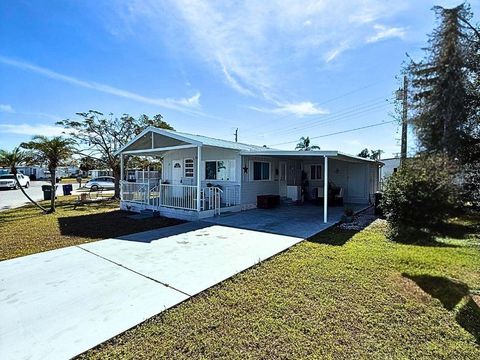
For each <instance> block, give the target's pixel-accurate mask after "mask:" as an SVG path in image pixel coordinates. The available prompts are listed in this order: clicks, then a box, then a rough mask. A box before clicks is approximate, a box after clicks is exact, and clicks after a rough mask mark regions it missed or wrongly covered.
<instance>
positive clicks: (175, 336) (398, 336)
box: [0, 197, 480, 359]
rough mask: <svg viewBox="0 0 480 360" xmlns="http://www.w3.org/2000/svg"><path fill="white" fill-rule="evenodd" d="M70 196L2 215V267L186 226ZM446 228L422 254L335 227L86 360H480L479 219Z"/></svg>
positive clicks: (377, 227)
mask: <svg viewBox="0 0 480 360" xmlns="http://www.w3.org/2000/svg"><path fill="white" fill-rule="evenodd" d="M61 199H62V200H60V201H59V206H58V211H57V213H55V214H50V215H42V214H40V213H39V212H38V210H37V209H35V208H33V207H30V206H27V207H23V208H20V209H15V210H9V211H5V212H0V260H5V259H9V258H13V257H17V256H22V255H27V254H31V253H36V252H40V251H45V250H50V249H55V248H59V247H63V246H69V245H74V244H80V243H84V242H89V241H94V240H97V239H103V238H108V237H112V236H119V235H123V234H127V233H132V232H137V231H143V230H148V229H153V228H158V227H161V226H168V225H172V224H174V223H177V221H175V220H169V219H165V218H152V219H147V220H141V221H139V220H133V219H130V218H129V217H128V216H129V214H128V213H126V212H123V211H119V210H118V203H116V202H110V203H103V204H91V205H89V206H83V207H79V208H77V209H75V210H74V209H73V207H72V201H73V199H74V197H63V198H61ZM443 230H444V231H445V232H446V233H448V234H449V237H448V238H445V239H438V241H437V242H435V243H432V244H429V246H425V245H424V246H422V245H411V244H410V245H404V244H397V243H392V242H390V241H388V240H386V238H385V235H384V234H385V223H384V222H383V221H377V222H376V223H374V224H372V225H371V226H370V227H369V228H367V229H365V230H364V231H362V232H359V233H356V234H355V233H354V232H352V231H342V230H340V229H338V228H333V229H330V230H328V231H326V232H323V233H321V234H320V235H318V236H317V237H315V238H313V239H311V241H305V242H303V243H300V244H298V245H296V246H294V247H292V248H291V249H290V250H288V251H286V252H284V253H282V254H280V255H278V256H275V257H274V258H272V259H271V260H268V261H265V262H263V263H262V264H259V265H258V266H256V267H254V268H252V269H250V270H247V271H245V272H243V273H241V274H239V275H237V276H235V277H233V278H232V279H230V280H227V281H225V282H224V283H222V284H220V285H218V286H215V287H213V288H212V289H210V290H208V291H206V292H204V293H202V294H200V295H198V296H196V297H194V298H192V299H190V300H188V301H186V302H184V303H182V304H180V305H179V306H177V307H175V308H173V309H170V310H168V311H165V312H164V313H162V314H160V315H158V316H156V317H154V318H152V319H150V320H148V321H146V322H145V323H143V324H141V325H139V326H137V327H136V328H134V329H132V330H130V331H127V332H126V333H124V334H121V335H119V336H118V337H116V338H114V339H112V340H111V341H109V342H107V343H105V344H102V345H100V346H99V347H98V348H96V349H94V350H91V351H89V352H87V353H86V354H83V355H82V356H81V358H93V359H109V358H122V359H139V358H143V359H152V358H185V359H191V358H234V359H248V358H251V359H258V358H294V359H299V358H302V359H303V358H311V359H315V358H338V359H345V358H357V359H358V358H361V359H367V358H368V359H371V358H377V359H399V358H409V359H410V358H434V359H479V358H480V346H479V345H478V344H479V343H480V310H479V304H480V237H479V233H480V231H479V230H480V216H478V215H477V216H470V217H463V218H461V219H453V220H452V221H451V223H450V224H448V226H446V227H445V229H443ZM206 261H208V259H207V260H206ZM125 286H128V284H125Z"/></svg>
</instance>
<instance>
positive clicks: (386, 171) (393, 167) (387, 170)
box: [380, 157, 400, 184]
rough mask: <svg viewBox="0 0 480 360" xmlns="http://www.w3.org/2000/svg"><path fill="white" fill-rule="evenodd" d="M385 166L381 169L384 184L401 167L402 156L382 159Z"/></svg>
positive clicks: (381, 180) (381, 179)
mask: <svg viewBox="0 0 480 360" xmlns="http://www.w3.org/2000/svg"><path fill="white" fill-rule="evenodd" d="M381 161H382V163H383V166H382V168H381V170H380V182H381V183H382V184H384V183H385V181H386V180H387V179H388V178H389V177H390V176H391V175H392V174H393V173H396V172H397V170H398V168H399V167H400V158H397V157H395V158H390V159H382V160H381Z"/></svg>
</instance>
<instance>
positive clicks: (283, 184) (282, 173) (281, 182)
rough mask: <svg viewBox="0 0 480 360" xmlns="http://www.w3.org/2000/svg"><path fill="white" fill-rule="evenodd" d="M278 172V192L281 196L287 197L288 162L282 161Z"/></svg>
mask: <svg viewBox="0 0 480 360" xmlns="http://www.w3.org/2000/svg"><path fill="white" fill-rule="evenodd" d="M278 165H279V166H278V167H279V174H278V186H279V188H278V194H279V195H280V197H287V163H286V161H280V163H279V164H278Z"/></svg>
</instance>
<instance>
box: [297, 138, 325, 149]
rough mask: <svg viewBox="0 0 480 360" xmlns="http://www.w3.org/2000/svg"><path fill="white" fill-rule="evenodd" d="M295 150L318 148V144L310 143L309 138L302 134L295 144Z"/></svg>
mask: <svg viewBox="0 0 480 360" xmlns="http://www.w3.org/2000/svg"><path fill="white" fill-rule="evenodd" d="M295 150H300V151H312V150H320V146H317V145H310V138H309V137H308V136H307V137H304V136H302V137H301V138H300V141H299V142H298V144H297V146H295Z"/></svg>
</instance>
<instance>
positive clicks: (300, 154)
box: [240, 149, 383, 164]
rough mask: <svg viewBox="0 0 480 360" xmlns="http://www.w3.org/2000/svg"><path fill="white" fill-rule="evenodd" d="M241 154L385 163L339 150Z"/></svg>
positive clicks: (250, 152) (270, 150) (265, 151)
mask: <svg viewBox="0 0 480 360" xmlns="http://www.w3.org/2000/svg"><path fill="white" fill-rule="evenodd" d="M240 155H250V156H280V157H291V158H305V157H325V156H327V157H337V158H339V159H342V160H350V161H367V162H373V163H378V164H383V163H382V162H380V161H378V160H372V159H367V158H363V157H360V156H355V155H350V154H346V153H343V152H341V151H337V150H314V151H298V150H295V151H294V150H275V149H265V150H264V151H259V152H255V151H249V152H245V151H242V152H240Z"/></svg>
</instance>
